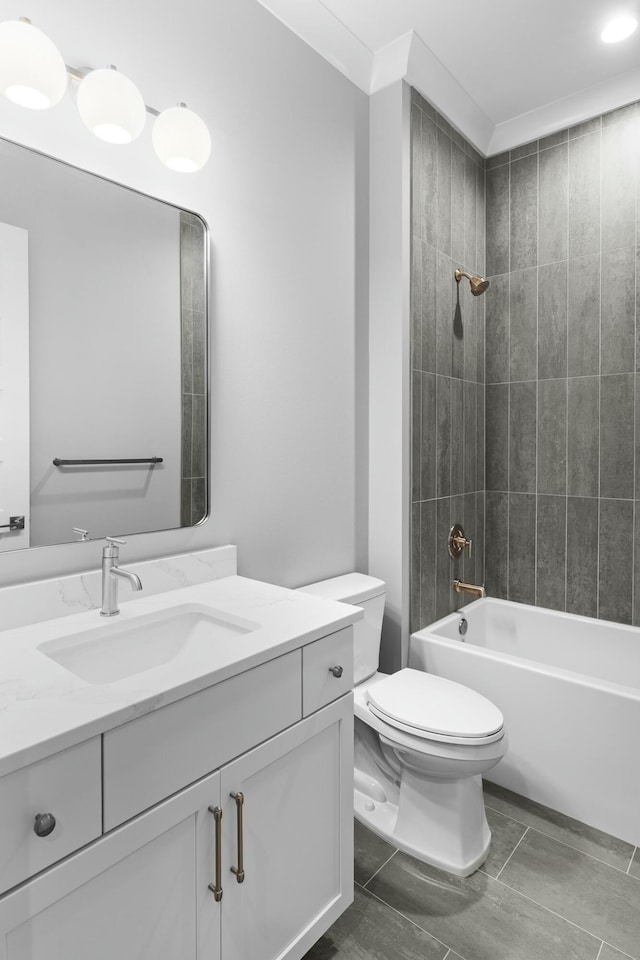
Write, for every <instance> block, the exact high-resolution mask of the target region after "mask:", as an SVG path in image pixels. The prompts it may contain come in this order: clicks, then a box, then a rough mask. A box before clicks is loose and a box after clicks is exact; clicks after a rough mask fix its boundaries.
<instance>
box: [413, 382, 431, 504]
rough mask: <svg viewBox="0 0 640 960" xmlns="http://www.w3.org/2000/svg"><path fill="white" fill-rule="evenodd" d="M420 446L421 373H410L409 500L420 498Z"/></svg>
mask: <svg viewBox="0 0 640 960" xmlns="http://www.w3.org/2000/svg"><path fill="white" fill-rule="evenodd" d="M427 432H428V431H427ZM421 446H422V374H421V373H420V372H419V371H414V372H413V373H412V375H411V501H412V503H413V502H414V501H416V500H420V499H421V497H420V473H421V470H422V464H421V456H420V452H421Z"/></svg>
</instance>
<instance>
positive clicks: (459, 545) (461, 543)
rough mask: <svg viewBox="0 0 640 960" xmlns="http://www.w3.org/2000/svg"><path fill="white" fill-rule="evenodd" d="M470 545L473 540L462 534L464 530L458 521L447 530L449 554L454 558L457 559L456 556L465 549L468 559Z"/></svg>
mask: <svg viewBox="0 0 640 960" xmlns="http://www.w3.org/2000/svg"><path fill="white" fill-rule="evenodd" d="M472 547H473V540H467V538H466V537H465V535H464V530H463V529H462V527H461V526H460V524H459V523H456V524H454V525H453V526H452V527H451V530H450V531H449V555H450V556H451V557H453V559H454V560H457V559H458V557H459V556H461V555H462V554H463V553H464V551H465V549H467V550H468V551H469V560H470V559H471V550H472Z"/></svg>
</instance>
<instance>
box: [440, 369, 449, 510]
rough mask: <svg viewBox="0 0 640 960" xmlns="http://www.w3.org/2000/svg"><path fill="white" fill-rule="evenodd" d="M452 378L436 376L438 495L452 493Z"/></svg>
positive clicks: (444, 495)
mask: <svg viewBox="0 0 640 960" xmlns="http://www.w3.org/2000/svg"><path fill="white" fill-rule="evenodd" d="M451 382H452V381H451V379H450V378H449V377H437V378H436V404H437V423H436V496H438V497H448V496H449V495H450V493H451Z"/></svg>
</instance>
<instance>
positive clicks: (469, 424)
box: [454, 381, 478, 493]
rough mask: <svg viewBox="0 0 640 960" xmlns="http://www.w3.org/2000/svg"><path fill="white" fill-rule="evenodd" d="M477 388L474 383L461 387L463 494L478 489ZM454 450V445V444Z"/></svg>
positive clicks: (467, 383)
mask: <svg viewBox="0 0 640 960" xmlns="http://www.w3.org/2000/svg"><path fill="white" fill-rule="evenodd" d="M477 398H478V388H477V385H476V384H475V383H469V381H465V382H464V385H463V403H464V441H463V443H462V452H463V454H464V492H465V493H473V492H474V491H475V490H477V489H478V486H477V473H478V469H477V468H478V416H477V414H478V403H477ZM454 449H455V444H454Z"/></svg>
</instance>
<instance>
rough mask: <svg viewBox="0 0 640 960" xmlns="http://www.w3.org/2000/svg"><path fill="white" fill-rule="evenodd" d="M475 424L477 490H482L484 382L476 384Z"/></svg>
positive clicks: (483, 468)
mask: <svg viewBox="0 0 640 960" xmlns="http://www.w3.org/2000/svg"><path fill="white" fill-rule="evenodd" d="M476 399H477V406H476V426H477V434H476V436H477V439H476V450H477V451H478V457H477V461H476V466H477V474H476V476H477V480H476V482H477V488H476V489H477V490H484V487H485V462H486V436H485V401H486V397H485V387H484V384H481V383H479V384H476Z"/></svg>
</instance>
